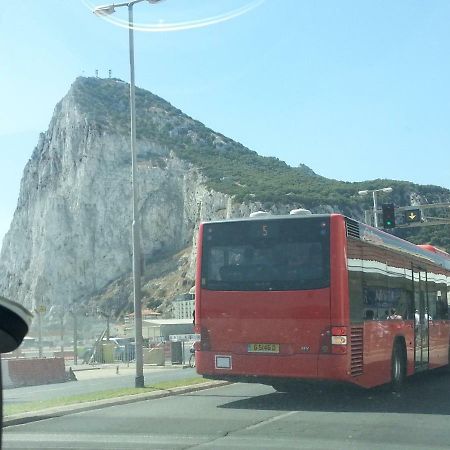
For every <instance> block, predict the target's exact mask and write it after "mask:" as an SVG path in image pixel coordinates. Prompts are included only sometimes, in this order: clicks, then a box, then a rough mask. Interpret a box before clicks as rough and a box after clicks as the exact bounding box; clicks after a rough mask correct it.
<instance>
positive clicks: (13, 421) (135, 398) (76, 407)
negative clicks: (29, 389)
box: [3, 381, 231, 428]
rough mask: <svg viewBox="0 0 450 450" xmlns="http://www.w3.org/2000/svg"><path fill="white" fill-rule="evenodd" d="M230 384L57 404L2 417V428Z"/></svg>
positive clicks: (197, 386)
mask: <svg viewBox="0 0 450 450" xmlns="http://www.w3.org/2000/svg"><path fill="white" fill-rule="evenodd" d="M228 384H231V383H230V382H229V381H207V382H205V383H201V384H200V383H199V384H196V385H195V384H194V385H192V386H181V387H177V388H173V389H167V390H159V391H154V392H146V393H144V394H134V395H124V396H123V397H116V398H108V399H104V400H95V401H93V402H84V403H78V404H73V405H66V406H57V407H54V408H47V409H43V410H41V411H33V412H29V413H23V414H15V415H12V416H6V417H3V428H6V427H10V426H13V425H22V424H25V423H30V422H37V421H38V420H45V419H51V418H54V417H62V416H67V415H69V414H75V413H79V412H84V411H93V410H96V409H102V408H108V407H110V406H117V405H126V404H129V403H136V402H142V401H145V400H156V399H159V398H164V397H170V396H172V395H180V394H187V393H189V392H198V391H203V390H206V389H211V388H215V387H221V386H226V385H228Z"/></svg>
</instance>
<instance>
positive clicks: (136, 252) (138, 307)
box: [94, 0, 162, 388]
mask: <svg viewBox="0 0 450 450" xmlns="http://www.w3.org/2000/svg"><path fill="white" fill-rule="evenodd" d="M142 1H144V0H133V1H130V2H125V3H118V4H114V3H113V4H111V5H104V6H99V7H97V8H95V10H94V14H96V15H98V16H106V15H110V14H113V13H114V12H115V8H118V7H122V6H126V7H127V8H128V38H129V54H130V128H131V184H132V190H133V194H132V195H133V220H132V225H131V239H132V247H133V305H134V330H135V332H134V342H135V346H136V348H135V360H136V376H135V387H137V388H140V387H144V357H143V344H144V339H143V337H142V301H141V252H140V235H139V217H138V200H137V199H138V189H137V182H136V174H137V157H136V104H135V81H134V30H133V27H134V22H133V6H134V5H135V4H136V3H140V2H142ZM160 1H162V0H148V2H149V3H151V4H156V3H159V2H160Z"/></svg>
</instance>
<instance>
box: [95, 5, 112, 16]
mask: <svg viewBox="0 0 450 450" xmlns="http://www.w3.org/2000/svg"><path fill="white" fill-rule="evenodd" d="M93 12H94V14H95V15H96V16H110V15H111V14H114V13H115V12H116V9H115V8H114V5H103V6H97V8H95V9H94V11H93Z"/></svg>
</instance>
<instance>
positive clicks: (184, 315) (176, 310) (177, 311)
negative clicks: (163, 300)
mask: <svg viewBox="0 0 450 450" xmlns="http://www.w3.org/2000/svg"><path fill="white" fill-rule="evenodd" d="M194 298H195V295H194V294H191V293H189V294H182V295H179V296H178V297H176V298H175V300H173V302H172V307H173V317H174V319H190V320H192V318H193V314H194V307H195V300H194Z"/></svg>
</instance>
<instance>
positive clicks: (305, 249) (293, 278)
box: [202, 219, 329, 291]
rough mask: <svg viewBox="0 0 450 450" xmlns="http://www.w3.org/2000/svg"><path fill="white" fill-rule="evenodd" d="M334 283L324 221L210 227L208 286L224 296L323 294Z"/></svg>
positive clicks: (205, 259)
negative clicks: (316, 291)
mask: <svg viewBox="0 0 450 450" xmlns="http://www.w3.org/2000/svg"><path fill="white" fill-rule="evenodd" d="M328 284H329V233H328V221H327V220H324V219H280V220H268V221H260V220H258V221H255V222H252V221H242V222H228V223H226V222H224V223H215V224H208V225H205V227H204V235H203V264H202V287H204V288H206V289H210V290H224V291H271V290H278V291H285V290H298V289H318V288H324V287H327V286H328Z"/></svg>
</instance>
